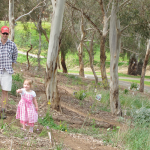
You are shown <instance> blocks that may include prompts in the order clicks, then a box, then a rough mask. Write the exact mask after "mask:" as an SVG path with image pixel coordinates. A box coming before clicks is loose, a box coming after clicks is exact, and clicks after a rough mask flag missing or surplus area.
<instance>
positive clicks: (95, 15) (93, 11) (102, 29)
mask: <svg viewBox="0 0 150 150" xmlns="http://www.w3.org/2000/svg"><path fill="white" fill-rule="evenodd" d="M110 4H111V1H109V0H106V1H105V2H104V1H103V0H96V1H92V0H88V1H84V0H83V1H81V0H75V1H67V5H69V6H70V7H71V8H73V9H74V10H76V11H78V13H82V14H83V15H84V18H86V20H87V21H88V23H89V24H90V25H92V27H93V28H95V29H96V30H97V33H98V34H99V38H100V43H101V46H100V68H101V75H102V80H103V83H104V87H105V88H108V87H109V84H108V79H107V75H106V67H105V61H106V55H105V42H106V36H107V34H108V23H109V19H110V17H109V16H110V9H109V6H110ZM106 6H107V7H106ZM105 7H106V9H105Z"/></svg>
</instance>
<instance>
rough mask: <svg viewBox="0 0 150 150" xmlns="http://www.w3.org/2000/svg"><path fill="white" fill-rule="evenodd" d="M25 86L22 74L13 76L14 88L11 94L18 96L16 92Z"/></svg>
mask: <svg viewBox="0 0 150 150" xmlns="http://www.w3.org/2000/svg"><path fill="white" fill-rule="evenodd" d="M22 85H23V77H22V76H21V75H20V74H18V73H17V74H13V75H12V88H11V92H10V93H11V94H12V95H15V96H16V90H17V89H18V88H21V87H22Z"/></svg>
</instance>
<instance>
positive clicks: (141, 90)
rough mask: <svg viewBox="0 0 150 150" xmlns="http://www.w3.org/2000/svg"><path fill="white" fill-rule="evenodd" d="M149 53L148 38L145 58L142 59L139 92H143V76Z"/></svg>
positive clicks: (149, 43) (149, 41) (149, 42)
mask: <svg viewBox="0 0 150 150" xmlns="http://www.w3.org/2000/svg"><path fill="white" fill-rule="evenodd" d="M149 55H150V40H148V42H147V51H146V55H145V59H144V63H143V67H142V74H141V80H140V89H139V90H140V92H144V78H145V72H146V66H147V64H148V60H149Z"/></svg>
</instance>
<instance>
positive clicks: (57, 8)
mask: <svg viewBox="0 0 150 150" xmlns="http://www.w3.org/2000/svg"><path fill="white" fill-rule="evenodd" d="M52 4H53V6H54V7H53V18H52V25H51V33H50V40H49V47H48V54H47V65H46V73H45V75H46V76H45V86H46V97H47V100H48V101H49V100H50V101H51V102H52V107H53V108H54V109H56V110H58V111H59V110H60V98H59V94H58V89H57V77H56V75H57V59H58V49H59V37H60V32H61V29H62V21H63V12H64V7H65V0H52Z"/></svg>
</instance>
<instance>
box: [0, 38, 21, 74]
mask: <svg viewBox="0 0 150 150" xmlns="http://www.w3.org/2000/svg"><path fill="white" fill-rule="evenodd" d="M17 56H18V50H17V47H16V45H15V43H14V42H12V41H10V40H7V42H6V43H5V44H4V45H3V44H2V42H1V39H0V74H3V70H4V69H5V70H6V71H7V72H8V73H9V74H13V68H12V63H16V60H17Z"/></svg>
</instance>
